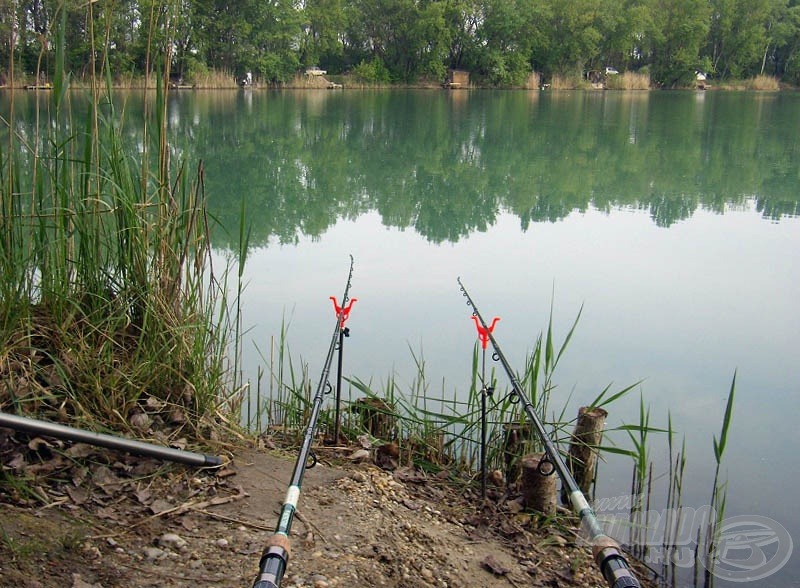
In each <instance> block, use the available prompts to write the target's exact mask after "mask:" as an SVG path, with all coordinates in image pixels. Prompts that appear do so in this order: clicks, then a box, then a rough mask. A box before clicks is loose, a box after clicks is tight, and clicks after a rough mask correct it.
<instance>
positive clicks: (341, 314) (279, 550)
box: [253, 255, 355, 588]
mask: <svg viewBox="0 0 800 588" xmlns="http://www.w3.org/2000/svg"><path fill="white" fill-rule="evenodd" d="M352 278H353V256H352V255H351V256H350V273H349V274H348V276H347V285H346V286H345V288H344V295H343V296H342V306H341V308H340V307H336V309H337V315H336V327H335V328H334V330H333V336H332V337H331V344H330V347H329V348H328V355H327V357H326V359H325V364H324V367H323V368H322V374H321V376H320V378H319V384H318V385H317V391H316V393H315V395H314V404H313V407H312V408H311V416H310V417H309V419H308V427H307V428H306V433H305V437H304V439H303V444H302V445H301V447H300V453H299V454H298V456H297V462H296V463H295V466H294V473H293V474H292V481H291V483H290V484H289V489H288V490H287V491H286V498H285V499H284V501H283V507H282V508H281V514H280V518H279V519H278V525H277V526H276V527H275V533H274V534H273V535H272V536H271V537H270V538H269V540H268V541H267V545H266V547H265V548H264V551H263V553H262V555H261V560H260V561H259V564H258V567H259V572H258V576H257V577H256V580H255V582H254V583H253V588H280V585H281V581H282V580H283V574H284V572H285V571H286V565H287V563H288V561H289V554H290V552H291V541H289V531H290V530H291V528H292V520H293V519H294V513H295V511H296V510H297V502H298V500H299V499H300V487H301V485H302V483H303V475H304V474H305V472H306V469H308V468H312V467H314V465H316V463H317V459H316V456H315V455H314V452H313V451H312V450H311V442H312V441H313V439H314V432H315V430H316V428H317V419H318V418H319V413H320V410H321V408H322V398H323V396H324V395H325V392H326V391H327V390H329V389H330V384H329V383H328V375H329V373H330V369H331V361H332V360H333V353H334V350H335V349H336V343H337V341H338V339H339V333H340V332H341V330H342V329H343V328H344V322H345V321H346V320H347V315H348V314H349V312H350V307H351V306H352V302H351V303H350V305H347V300H348V294H349V292H350V282H351V280H352ZM353 300H355V298H354V299H353ZM309 460H311V463H310V464H309Z"/></svg>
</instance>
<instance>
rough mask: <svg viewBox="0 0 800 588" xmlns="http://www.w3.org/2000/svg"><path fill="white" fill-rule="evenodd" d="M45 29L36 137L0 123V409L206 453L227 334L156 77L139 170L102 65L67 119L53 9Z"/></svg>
mask: <svg viewBox="0 0 800 588" xmlns="http://www.w3.org/2000/svg"><path fill="white" fill-rule="evenodd" d="M87 10H91V3H89V5H87ZM58 16H59V18H58V22H59V25H58V34H57V36H56V39H57V41H56V67H55V76H54V78H53V89H52V92H51V94H50V96H49V98H48V99H47V100H42V101H41V102H40V103H39V104H38V110H37V119H38V120H39V121H40V122H39V124H38V125H37V126H36V128H35V129H32V130H26V131H25V132H23V131H21V130H20V129H19V128H18V127H17V126H16V125H15V124H14V121H13V107H12V112H11V114H10V115H9V117H8V118H7V119H3V120H2V125H3V129H2V130H3V134H4V140H3V142H2V145H3V148H2V151H0V210H1V211H2V219H1V220H0V260H1V263H0V265H1V267H2V269H1V270H0V301H1V302H2V304H0V380H2V382H3V384H2V386H0V407H1V408H2V410H7V411H15V412H19V413H28V414H29V415H33V416H41V417H43V418H55V419H59V420H62V421H70V422H74V423H75V424H88V425H89V426H91V427H92V428H96V429H113V430H121V431H126V432H138V433H142V432H144V431H146V430H147V429H148V428H149V426H150V425H159V424H163V425H165V428H168V429H169V431H170V433H171V434H175V435H177V434H182V435H186V434H194V435H198V436H205V437H208V436H210V435H211V434H212V431H213V430H214V429H215V426H216V425H218V424H219V423H220V419H219V418H218V417H220V416H223V421H225V420H228V421H229V419H227V417H226V416H225V415H226V414H227V413H229V412H230V410H231V409H235V407H236V403H237V397H236V394H235V392H236V391H235V390H231V380H230V374H231V366H230V364H229V360H228V352H229V346H230V337H231V335H232V330H231V329H232V328H233V326H234V325H235V324H236V321H237V318H236V317H235V316H231V314H230V312H229V311H228V308H229V300H228V297H227V294H226V292H227V284H226V281H227V279H228V274H229V272H228V270H227V269H223V271H222V273H217V271H216V268H214V267H213V265H212V262H211V260H212V257H211V246H210V242H209V237H208V235H209V226H208V225H209V221H208V217H207V215H206V202H205V191H204V183H203V168H202V164H200V165H198V166H197V167H196V168H194V169H193V170H190V169H189V167H188V165H187V164H185V163H176V162H172V161H170V149H169V145H168V143H167V138H166V137H167V135H166V102H167V97H166V94H165V92H164V87H165V86H166V80H167V79H168V75H169V72H168V70H164V71H162V74H163V75H162V76H160V77H158V83H157V88H156V92H155V95H154V96H150V97H148V98H147V99H148V100H151V101H152V104H151V106H150V109H149V112H152V113H153V116H152V117H151V118H150V117H146V119H145V120H144V122H143V124H144V125H145V131H146V132H145V137H146V139H145V143H144V152H143V154H142V153H140V152H139V150H138V149H131V148H130V147H129V146H128V145H126V143H125V141H124V140H123V137H124V133H123V123H122V122H121V121H123V120H124V119H125V112H124V109H122V110H118V107H117V106H116V103H115V101H114V100H113V96H112V92H111V78H110V75H109V73H108V68H107V63H105V61H104V60H101V61H100V62H99V63H97V64H95V66H93V68H92V71H93V72H94V71H96V75H95V76H93V78H92V83H91V87H90V88H89V89H87V90H85V91H81V93H82V94H83V95H85V96H86V98H87V100H86V104H87V105H86V106H85V107H84V108H85V112H81V113H79V112H76V108H77V102H76V103H75V104H73V100H72V99H73V94H72V93H71V92H70V91H69V89H70V76H69V74H68V72H67V71H66V70H65V69H64V31H65V28H66V17H65V10H64V7H63V6H60V7H59V10H58ZM76 92H78V91H77V90H76ZM81 120H83V121H85V122H83V123H80V122H79V121H81ZM151 159H152V163H151ZM142 415H143V416H142Z"/></svg>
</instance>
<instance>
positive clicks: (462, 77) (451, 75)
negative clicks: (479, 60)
mask: <svg viewBox="0 0 800 588" xmlns="http://www.w3.org/2000/svg"><path fill="white" fill-rule="evenodd" d="M442 86H443V87H445V88H451V89H457V88H469V72H468V71H464V70H463V69H448V70H447V78H445V80H444V84H442Z"/></svg>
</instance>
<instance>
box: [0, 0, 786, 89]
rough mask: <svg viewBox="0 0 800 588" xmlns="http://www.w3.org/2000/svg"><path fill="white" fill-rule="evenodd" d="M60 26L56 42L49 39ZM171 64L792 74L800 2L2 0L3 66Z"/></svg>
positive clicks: (377, 70)
mask: <svg viewBox="0 0 800 588" xmlns="http://www.w3.org/2000/svg"><path fill="white" fill-rule="evenodd" d="M59 23H61V24H62V27H63V29H62V30H63V31H64V33H63V38H62V36H60V35H58V34H57V30H59ZM57 43H63V46H64V48H65V60H66V64H65V65H66V69H67V70H68V71H72V72H73V73H74V74H76V75H79V76H80V75H87V74H89V73H91V71H90V70H93V71H100V70H102V68H104V67H107V68H108V70H109V71H110V72H112V74H113V75H120V76H121V75H132V76H139V75H145V74H147V73H150V72H153V71H164V69H165V68H169V70H170V71H171V72H173V74H174V75H175V76H177V77H182V78H184V79H186V80H188V81H191V80H192V79H193V78H197V77H198V76H201V75H204V74H207V73H208V72H209V71H214V72H224V73H225V74H226V75H230V76H237V77H238V76H241V75H243V74H244V73H245V72H247V71H251V72H253V74H254V75H255V76H256V77H257V78H258V79H260V80H262V81H264V82H268V83H283V82H286V81H288V80H290V79H292V78H293V77H294V76H295V75H296V73H297V72H298V71H302V70H303V69H304V68H307V67H309V66H312V65H316V66H319V67H321V68H323V69H325V70H327V71H328V72H329V73H331V74H337V73H354V74H356V75H357V76H358V77H359V78H360V79H362V80H365V81H368V82H378V83H414V82H417V81H420V80H438V81H441V80H443V79H444V77H445V75H446V72H447V70H448V69H450V68H452V69H463V70H467V71H469V72H470V74H471V77H472V80H473V81H474V82H476V83H478V84H481V85H486V86H498V87H507V86H515V85H521V84H523V83H524V82H525V80H526V79H527V78H528V76H529V74H530V73H531V72H532V71H534V72H537V73H539V74H540V75H541V76H542V77H543V79H544V80H547V79H548V78H550V77H552V76H554V75H559V76H567V77H577V76H582V75H583V74H584V72H586V71H590V70H602V69H603V68H604V67H606V66H612V67H614V68H616V69H617V70H619V71H636V72H642V73H647V74H649V76H650V79H651V80H652V82H653V83H655V84H658V85H661V86H664V87H673V86H680V85H683V84H687V83H690V82H691V81H692V80H693V79H694V75H695V71H696V70H701V71H704V72H707V73H709V74H711V75H712V76H714V77H716V78H719V79H740V78H748V77H752V76H755V75H759V74H765V75H772V76H776V77H778V78H780V79H781V80H783V81H784V82H786V83H791V84H797V83H798V82H800V0H96V1H90V2H85V1H84V0H0V65H6V66H7V67H6V68H4V69H5V71H6V72H7V73H6V74H4V75H5V76H8V74H9V73H10V72H11V68H12V66H13V72H14V73H15V75H17V76H20V75H25V76H32V75H36V74H37V73H41V74H43V77H44V76H47V75H49V74H50V73H52V71H53V70H54V68H55V64H54V63H53V62H54V59H55V57H54V56H55V55H56V51H55V46H56V44H57Z"/></svg>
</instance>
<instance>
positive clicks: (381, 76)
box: [353, 59, 392, 84]
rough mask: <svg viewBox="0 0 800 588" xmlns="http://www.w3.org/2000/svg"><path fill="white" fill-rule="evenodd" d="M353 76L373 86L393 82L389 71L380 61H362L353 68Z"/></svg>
mask: <svg viewBox="0 0 800 588" xmlns="http://www.w3.org/2000/svg"><path fill="white" fill-rule="evenodd" d="M353 75H355V76H356V77H357V78H359V79H360V80H361V81H364V82H369V83H373V84H388V83H390V82H391V81H392V79H391V75H390V74H389V70H388V69H386V66H385V65H384V64H383V61H381V60H380V59H373V60H372V61H370V62H367V61H362V62H361V63H359V64H358V65H357V66H355V67H354V68H353Z"/></svg>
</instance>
